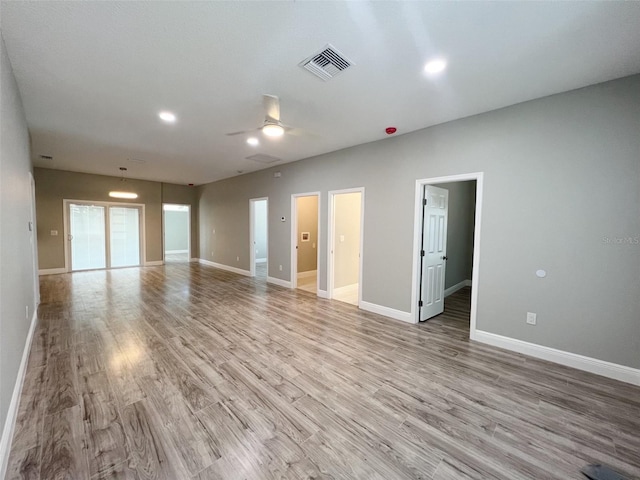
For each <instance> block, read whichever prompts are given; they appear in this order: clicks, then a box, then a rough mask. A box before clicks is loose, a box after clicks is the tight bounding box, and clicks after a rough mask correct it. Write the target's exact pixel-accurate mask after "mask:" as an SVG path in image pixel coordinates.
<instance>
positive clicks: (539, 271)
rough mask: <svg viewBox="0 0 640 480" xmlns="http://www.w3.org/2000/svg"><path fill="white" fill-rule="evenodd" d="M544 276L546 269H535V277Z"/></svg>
mask: <svg viewBox="0 0 640 480" xmlns="http://www.w3.org/2000/svg"><path fill="white" fill-rule="evenodd" d="M546 276H547V271H546V270H536V277H538V278H544V277H546Z"/></svg>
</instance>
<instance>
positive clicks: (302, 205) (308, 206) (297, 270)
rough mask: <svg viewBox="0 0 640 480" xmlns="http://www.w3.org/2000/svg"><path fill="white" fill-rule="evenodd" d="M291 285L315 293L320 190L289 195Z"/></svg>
mask: <svg viewBox="0 0 640 480" xmlns="http://www.w3.org/2000/svg"><path fill="white" fill-rule="evenodd" d="M291 218H292V219H293V221H292V224H291V245H292V248H291V287H292V288H299V289H300V290H305V291H307V292H310V293H313V294H316V295H317V294H318V238H319V236H320V223H319V218H320V194H319V193H318V192H313V193H301V194H296V195H292V196H291Z"/></svg>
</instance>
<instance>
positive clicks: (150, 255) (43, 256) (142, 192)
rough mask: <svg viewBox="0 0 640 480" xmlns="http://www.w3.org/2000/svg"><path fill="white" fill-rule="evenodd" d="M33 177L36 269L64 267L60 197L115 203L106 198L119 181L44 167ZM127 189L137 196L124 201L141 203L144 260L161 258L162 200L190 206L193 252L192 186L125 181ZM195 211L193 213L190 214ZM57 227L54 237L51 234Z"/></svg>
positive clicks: (194, 207)
mask: <svg viewBox="0 0 640 480" xmlns="http://www.w3.org/2000/svg"><path fill="white" fill-rule="evenodd" d="M34 176H35V179H36V209H37V215H38V251H39V264H40V269H50V268H64V247H65V246H64V241H65V240H64V234H63V232H64V215H63V200H64V199H73V200H93V201H103V202H118V199H115V198H110V197H109V191H110V190H113V189H114V188H115V187H117V186H119V184H120V177H110V176H106V175H91V174H88V173H78V172H67V171H63V170H51V169H47V168H36V169H34ZM127 188H128V189H131V190H133V191H135V192H136V193H137V194H138V198H137V199H135V200H132V201H127V200H122V201H121V202H124V203H143V204H144V205H145V230H146V231H145V246H146V261H147V262H154V261H161V260H162V258H163V253H162V203H163V202H164V203H178V204H187V205H191V211H192V213H191V215H192V222H191V238H192V249H191V253H192V255H197V253H198V250H197V245H195V247H194V243H197V240H196V239H197V237H198V230H197V227H196V224H197V220H196V219H197V208H198V207H197V195H196V190H195V189H194V188H190V187H187V186H185V185H172V184H167V183H158V182H149V181H146V180H135V179H128V180H127ZM194 212H195V213H194ZM51 230H57V231H58V235H57V236H51Z"/></svg>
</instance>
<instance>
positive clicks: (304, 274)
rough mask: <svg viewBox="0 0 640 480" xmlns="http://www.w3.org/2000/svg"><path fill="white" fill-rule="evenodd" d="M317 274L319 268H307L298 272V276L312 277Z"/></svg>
mask: <svg viewBox="0 0 640 480" xmlns="http://www.w3.org/2000/svg"><path fill="white" fill-rule="evenodd" d="M317 276H318V270H307V271H306V272H298V278H311V277H317Z"/></svg>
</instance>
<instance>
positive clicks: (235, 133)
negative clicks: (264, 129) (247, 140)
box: [226, 128, 260, 137]
mask: <svg viewBox="0 0 640 480" xmlns="http://www.w3.org/2000/svg"><path fill="white" fill-rule="evenodd" d="M256 130H260V129H259V128H252V129H251V130H241V131H239V132H231V133H227V134H226V135H227V136H230V137H231V136H233V135H242V134H243V133H251V132H255V131H256Z"/></svg>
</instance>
